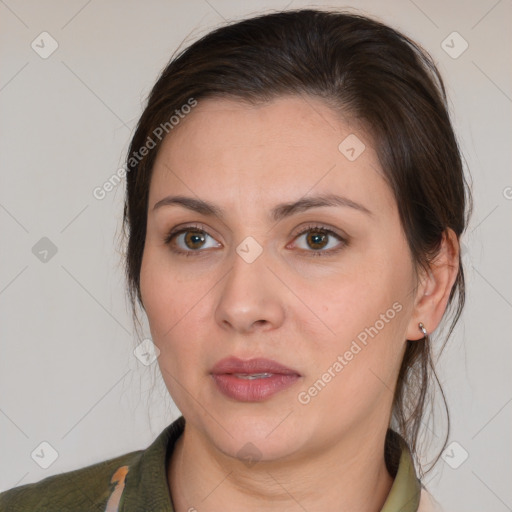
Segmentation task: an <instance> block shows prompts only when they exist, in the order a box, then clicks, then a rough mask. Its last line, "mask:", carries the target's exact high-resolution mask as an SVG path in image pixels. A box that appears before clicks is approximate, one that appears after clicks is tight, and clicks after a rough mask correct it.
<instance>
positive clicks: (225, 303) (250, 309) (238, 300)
mask: <svg viewBox="0 0 512 512" xmlns="http://www.w3.org/2000/svg"><path fill="white" fill-rule="evenodd" d="M233 260H234V261H233V266H232V268H231V270H230V271H229V272H228V273H227V276H226V278H225V280H224V281H223V287H219V290H218V294H219V295H218V297H219V298H218V302H217V306H216V309H215V319H216V321H217V323H218V324H219V325H220V326H221V328H222V329H224V330H230V329H231V330H234V331H237V332H239V333H245V334H248V333H251V332H258V331H267V330H273V329H277V328H279V327H280V326H281V325H282V323H283V321H284V318H285V311H286V308H285V306H284V297H285V292H286V288H285V287H284V286H283V284H282V282H281V281H279V279H277V278H276V276H275V270H274V269H272V270H273V271H272V270H271V269H270V268H272V266H273V265H272V262H271V261H269V258H268V257H267V255H266V254H265V251H263V252H262V253H261V254H260V255H259V256H258V258H256V259H255V260H254V261H252V262H249V261H250V260H247V261H246V260H245V259H244V258H243V257H241V256H240V255H239V254H238V253H235V255H234V258H233ZM269 267H270V268H269Z"/></svg>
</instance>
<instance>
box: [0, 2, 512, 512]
mask: <svg viewBox="0 0 512 512" xmlns="http://www.w3.org/2000/svg"><path fill="white" fill-rule="evenodd" d="M306 5H309V6H324V7H327V8H328V7H335V8H342V7H346V6H347V4H344V3H341V2H335V1H333V2H331V3H329V4H316V3H309V4H306V3H302V2H300V1H299V0H295V1H293V2H291V3H290V2H289V0H286V1H284V0H283V1H261V2H256V1H251V2H249V1H246V2H237V1H235V0H208V1H206V0H194V1H187V2H177V1H163V0H162V1H157V0H153V1H145V2H133V1H131V2H127V1H124V2H123V1H121V0H111V1H109V2H99V1H98V0H92V1H91V0H89V1H84V0H79V1H78V0H77V1H66V2H64V1H61V2H57V1H45V2H38V1H35V0H31V1H27V0H25V1H15V0H6V1H0V23H1V26H0V38H1V40H0V52H1V68H0V69H1V73H0V107H1V117H0V125H1V133H2V137H1V140H0V164H1V167H0V169H1V171H0V177H1V182H0V229H1V241H0V248H1V252H0V254H1V266H0V310H1V321H0V336H1V338H0V339H1V354H0V432H1V434H0V452H1V455H0V460H1V472H0V490H4V489H8V488H11V487H14V486H16V485H21V484H25V483H29V482H35V481H38V480H41V479H42V478H44V477H46V476H49V475H52V474H57V473H60V472H63V471H69V470H72V469H77V468H79V467H83V466H85V465H88V464H92V463H94V462H98V461H100V460H105V459H107V458H110V457H114V456H116V455H120V454H121V453H125V452H127V451H130V450H136V449H141V448H145V447H146V446H147V445H148V444H149V443H150V442H151V441H152V440H153V439H154V438H155V437H156V436H157V435H158V433H159V432H160V431H161V430H162V429H163V428H164V427H165V426H166V425H167V424H169V423H170V422H171V421H172V420H173V419H174V418H176V417H177V415H178V414H179V412H178V411H177V409H176V407H175V406H174V405H173V404H172V402H171V400H170V398H169V397H168V393H167V390H166V389H165V386H164V384H163V382H162V381H161V378H160V376H159V372H158V369H157V367H156V364H157V363H156V362H155V363H153V364H152V365H150V366H145V365H143V364H141V363H140V362H139V360H138V359H137V358H136V357H135V356H134V354H133V349H134V348H135V345H136V338H135V336H134V334H133V329H132V322H131V317H130V314H129V309H128V306H127V304H128V302H127V300H126V299H125V294H124V277H123V269H122V265H121V255H120V252H119V248H118V243H117V241H118V237H119V233H120V226H121V213H122V198H123V194H124V180H123V182H122V183H121V184H120V185H119V186H118V187H116V189H115V190H114V191H112V192H110V193H109V194H107V197H106V198H105V199H103V200H101V201H100V200H97V199H95V198H94V197H93V194H92V191H93V189H94V188H95V187H97V186H101V185H102V184H103V183H104V182H105V181H106V180H107V179H108V178H109V177H110V176H112V174H114V173H115V172H116V170H117V169H118V168H119V167H120V166H121V165H122V164H123V157H124V156H125V153H126V150H127V147H128V142H129V139H130V135H131V134H132V133H133V129H134V126H135V123H136V121H137V119H138V116H139V115H140V113H141V112H142V106H143V101H144V100H145V98H146V95H147V94H148V92H149V90H150V88H151V86H152V85H153V83H154V81H155V80H156V78H157V76H158V73H159V72H160V71H161V69H162V68H163V67H164V66H165V64H166V63H167V61H168V59H169V58H170V56H171V54H172V53H173V52H174V51H175V50H176V48H177V47H178V46H179V45H180V44H182V43H184V44H188V43H189V42H191V41H193V40H195V39H196V38H198V37H199V36H201V35H203V34H204V33H205V32H207V31H208V30H209V29H211V28H213V27H216V26H218V25H219V24H221V23H223V22H224V20H231V19H239V18H242V17H245V16H246V15H249V14H251V13H256V12H264V11H267V10H269V9H283V8H298V7H304V6H306ZM350 7H352V8H354V9H357V10H359V11H362V12H363V13H366V14H369V15H373V16H375V17H377V18H380V19H381V20H382V21H384V22H387V23H389V24H391V25H392V26H394V27H396V28H398V29H400V30H402V31H404V32H405V33H406V34H407V35H410V36H411V37H412V38H413V39H415V40H417V41H418V42H419V43H420V44H422V45H423V46H424V47H425V48H426V49H427V50H428V51H429V52H430V53H431V54H432V55H433V57H434V59H435V60H436V62H437V63H438V66H439V69H440V71H441V73H442V74H443V77H444V79H445V82H446V85H447V88H448V93H449V96H450V104H451V114H452V116H453V121H454V124H455V128H456V131H457V133H458V136H459V140H460V143H461V148H462V151H463V152H464V155H465V158H466V161H467V165H468V167H469V168H470V171H471V174H472V177H473V188H474V197H475V211H474V215H473V218H472V222H471V225H470V227H469V229H468V233H467V235H466V237H465V238H464V261H465V263H466V264H467V281H468V302H467V305H466V309H465V312H464V314H463V317H462V319H461V322H460V324H459V326H458V328H457V330H456V332H455V335H454V336H453V338H452V339H451V341H450V342H449V345H448V347H447V349H446V351H445V352H444V354H443V356H442V358H441V361H440V363H439V368H440V370H439V371H440V378H441V381H442V383H443V385H444V389H445V391H446V394H447V398H448V401H449V405H450V410H451V417H452V435H451V438H450V442H452V441H455V442H457V443H458V444H457V445H454V446H455V449H454V451H453V452H450V454H448V455H450V457H451V459H452V460H453V459H457V460H458V461H459V462H460V460H462V459H461V457H462V454H463V452H462V451H461V448H463V449H464V450H466V451H467V452H468V454H469V456H468V458H467V460H465V461H464V462H463V463H462V464H461V465H460V466H459V467H458V468H457V469H452V467H450V465H449V464H448V463H447V462H445V461H444V460H440V461H439V463H438V465H437V466H436V469H435V470H434V471H433V472H431V473H430V474H429V475H428V476H427V478H426V484H427V486H428V487H429V489H430V490H431V492H432V493H433V494H434V496H435V497H436V498H437V499H438V501H439V502H440V503H441V504H442V505H443V507H445V508H446V509H447V511H448V512H450V511H452V512H462V511H464V512H471V511H475V512H476V511H478V512H481V511H482V510H486V511H496V512H501V511H506V510H512V488H511V486H510V478H511V462H510V460H511V452H512V450H511V445H512V437H511V436H510V431H511V429H510V426H511V423H512V403H511V402H512V387H511V385H510V384H511V376H510V375H511V360H512V357H511V352H512V348H511V347H512V344H511V334H510V322H509V320H510V318H511V308H512V293H511V290H512V286H511V284H512V273H511V272H510V261H511V253H512V240H511V237H510V214H511V209H512V200H511V197H512V188H511V187H512V176H511V174H510V169H511V145H512V139H511V131H512V130H511V124H512V123H511V115H510V114H511V104H512V99H511V97H512V91H511V83H510V74H511V73H510V71H511V63H512V59H511V58H510V48H511V43H512V42H511V32H512V31H511V27H510V20H511V19H512V18H511V14H512V2H511V1H510V0H501V1H496V0H481V1H476V0H473V1H470V2H468V1H463V0H457V1H446V0H435V1H426V0H414V1H412V0H394V1H387V2H379V1H371V0H354V1H353V2H352V3H351V4H350ZM44 31H47V32H48V33H50V34H51V36H52V37H53V38H54V39H55V40H56V41H57V43H58V49H57V50H56V51H55V52H54V53H53V54H52V55H51V56H49V57H48V58H46V59H43V58H42V57H41V56H40V55H39V54H38V53H36V51H34V50H33V49H32V47H31V43H32V41H34V40H35V41H36V43H37V42H38V41H40V38H38V36H39V34H41V32H44ZM453 31H457V32H458V33H459V34H460V35H461V36H462V37H463V38H464V40H466V41H467V43H468V44H469V47H468V49H467V50H466V51H465V52H464V53H462V55H460V56H459V57H458V58H452V57H451V56H450V55H448V53H446V51H445V50H444V49H443V47H442V42H443V41H444V40H445V39H446V38H447V36H448V35H449V34H451V33H452V32H453ZM39 44H40V45H41V43H39ZM459 44H461V41H460V40H456V42H455V43H454V45H455V49H457V48H459V49H460V48H461V47H460V46H457V45H459ZM45 47H46V48H48V41H47V42H46V43H45ZM43 237H47V238H49V239H50V240H51V241H52V243H53V244H55V246H56V247H57V253H56V254H55V255H54V256H53V257H49V256H48V261H47V262H42V261H40V259H39V258H37V257H36V256H35V255H34V253H33V247H34V246H35V245H36V244H37V243H38V242H39V241H40V239H41V238H43ZM36 247H38V246H36ZM145 333H146V335H149V330H148V329H147V325H145ZM153 386H155V388H154V389H152V388H153ZM431 428H432V429H433V438H434V441H436V437H437V440H440V439H441V437H442V426H439V425H437V426H433V427H431ZM43 441H46V442H48V443H50V445H51V446H52V447H53V448H54V449H55V450H56V451H57V452H58V458H57V459H56V460H55V462H53V464H51V465H50V466H49V467H48V468H47V469H43V468H41V467H39V465H38V464H36V462H35V461H34V460H33V458H32V457H31V453H33V452H34V450H36V449H40V443H41V442H43ZM43 446H44V445H43ZM434 448H436V446H434ZM452 448H453V446H452ZM46 453H49V451H48V450H47V451H46ZM452 464H453V462H452Z"/></svg>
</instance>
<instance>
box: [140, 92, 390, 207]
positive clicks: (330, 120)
mask: <svg viewBox="0 0 512 512" xmlns="http://www.w3.org/2000/svg"><path fill="white" fill-rule="evenodd" d="M346 140H348V141H349V142H350V143H351V144H349V145H352V146H354V143H355V146H354V147H355V150H357V152H359V151H361V153H360V154H359V155H358V156H357V158H356V159H353V160H351V159H349V158H347V154H346V153H344V152H343V151H345V150H346V149H347V148H346V146H347V144H345V143H344V141H346ZM340 144H341V146H340ZM358 144H359V145H358ZM362 148H364V149H362ZM349 149H350V148H349ZM348 156H350V153H349V154H348ZM164 189H165V192H168V193H170V192H177V191H179V192H180V193H188V194H189V195H190V194H193V195H197V196H200V197H202V198H205V199H206V198H207V197H208V198H211V199H212V200H215V198H216V197H223V195H224V194H225V193H226V192H227V191H228V189H229V191H231V193H235V194H237V193H238V194H242V195H243V194H247V192H248V191H250V193H251V196H252V198H253V199H254V197H256V196H260V197H271V196H276V197H280V196H282V195H283V194H286V198H287V199H288V198H290V199H295V198H298V197H301V196H303V195H305V194H307V193H308V191H310V190H312V191H313V189H314V192H333V191H335V190H334V189H336V191H338V192H340V193H343V194H344V195H348V194H353V195H354V200H357V198H359V199H360V200H363V198H364V197H365V196H366V200H368V199H369V196H372V195H379V196H380V197H381V199H383V200H384V201H385V202H386V201H387V202H388V203H389V201H390V200H391V201H392V198H390V195H389V194H390V191H389V190H387V189H388V186H387V183H386V182H385V180H384V179H383V173H382V170H381V167H380V164H379V162H378V158H377V155H376V153H375V151H374V149H373V141H372V140H371V138H370V137H369V136H368V134H367V133H366V132H365V131H364V129H363V127H362V125H361V123H358V122H356V121H353V120H349V119H348V118H346V117H343V116H342V115H340V113H338V112H335V111H334V110H333V109H332V108H330V107H329V106H328V105H327V104H326V103H324V102H323V101H322V100H321V99H319V98H314V97H310V96H308V97H305V96H302V97H299V96H285V97H279V98H277V99H275V100H273V101H271V102H266V103H262V104H258V105H251V104H248V103H246V102H243V101H240V100H236V99H227V98H208V99H204V100H199V101H198V105H197V106H196V107H195V108H194V109H193V110H192V111H191V113H190V114H188V115H187V116H186V117H185V118H184V119H183V120H182V121H181V122H180V125H179V126H178V127H177V129H174V130H173V131H172V132H171V133H170V134H169V135H168V136H167V137H166V138H165V140H164V141H163V143H162V146H161V148H160V149H159V153H158V156H157V159H156V162H155V166H154V170H153V176H152V181H151V190H150V197H151V201H150V202H152V204H154V203H155V202H156V201H158V200H159V196H162V195H163V193H164ZM276 202H277V201H276ZM149 206H150V207H151V204H150V205H149ZM389 206H392V205H391V204H388V207H389Z"/></svg>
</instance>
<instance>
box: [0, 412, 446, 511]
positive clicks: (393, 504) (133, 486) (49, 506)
mask: <svg viewBox="0 0 512 512" xmlns="http://www.w3.org/2000/svg"><path fill="white" fill-rule="evenodd" d="M184 426H185V419H184V417H183V416H180V417H179V418H178V419H177V420H176V421H174V422H173V423H171V424H170V425H168V426H167V427H166V428H165V429H164V430H163V431H162V433H161V434H160V435H159V436H158V437H157V438H156V439H155V441H154V442H153V443H152V444H151V445H150V446H149V447H148V448H147V449H145V450H138V451H133V452H129V453H126V454H124V455H121V456H118V457H115V458H112V459H108V460H105V461H103V462H99V463H96V464H92V465H90V466H87V467H84V468H80V469H77V470H74V471H68V472H66V473H61V474H58V475H52V476H49V477H47V478H44V479H43V480H40V481H39V482H35V483H31V484H25V485H21V486H18V487H14V488H13V489H9V490H7V491H5V492H3V493H1V494H0V512H43V511H44V512H174V508H173V506H172V501H171V496H170V492H169V486H168V481H167V466H168V461H169V458H170V456H171V454H172V451H173V448H174V443H175V442H176V440H177V439H178V438H179V436H180V435H181V434H182V432H183V429H184ZM400 447H401V450H400ZM386 451H387V453H389V454H391V456H389V457H388V458H387V459H386V463H387V464H388V470H390V472H391V475H392V476H394V481H393V485H392V487H391V490H390V492H389V495H388V497H387V499H386V502H385V503H384V506H383V507H382V509H381V512H437V511H438V510H440V509H439V508H436V507H437V505H436V504H435V502H434V501H432V498H431V496H430V495H429V494H428V493H427V492H426V490H425V489H424V488H423V487H422V485H421V482H420V481H419V480H418V478H417V477H416V473H415V470H414V465H413V460H412V457H411V453H410V450H409V448H408V447H407V445H406V443H405V441H404V440H403V438H401V437H400V436H399V435H398V434H397V433H396V432H394V431H392V430H391V429H388V435H387V436H386ZM393 451H394V455H395V457H394V458H395V460H396V464H395V466H397V467H394V468H393V464H390V463H388V459H390V460H391V459H393V456H392V455H393ZM189 510H190V511H191V512H194V511H195V509H194V508H193V507H191V508H190V509H189Z"/></svg>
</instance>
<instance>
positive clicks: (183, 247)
mask: <svg viewBox="0 0 512 512" xmlns="http://www.w3.org/2000/svg"><path fill="white" fill-rule="evenodd" d="M208 238H211V239H212V240H213V238H212V237H211V236H210V235H209V234H208V233H207V232H206V231H204V230H203V229H201V228H200V227H199V226H196V225H193V226H185V227H182V228H181V229H175V230H171V232H170V233H169V234H168V235H166V236H165V237H164V240H163V242H164V243H165V244H166V245H169V246H171V250H172V251H173V252H175V253H177V254H183V255H185V256H198V255H199V254H200V253H201V252H202V251H200V249H209V248H211V247H215V245H213V246H212V245H210V246H208V245H205V242H206V240H207V239H208ZM175 245H177V246H178V249H176V248H175V247H174V246H175Z"/></svg>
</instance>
